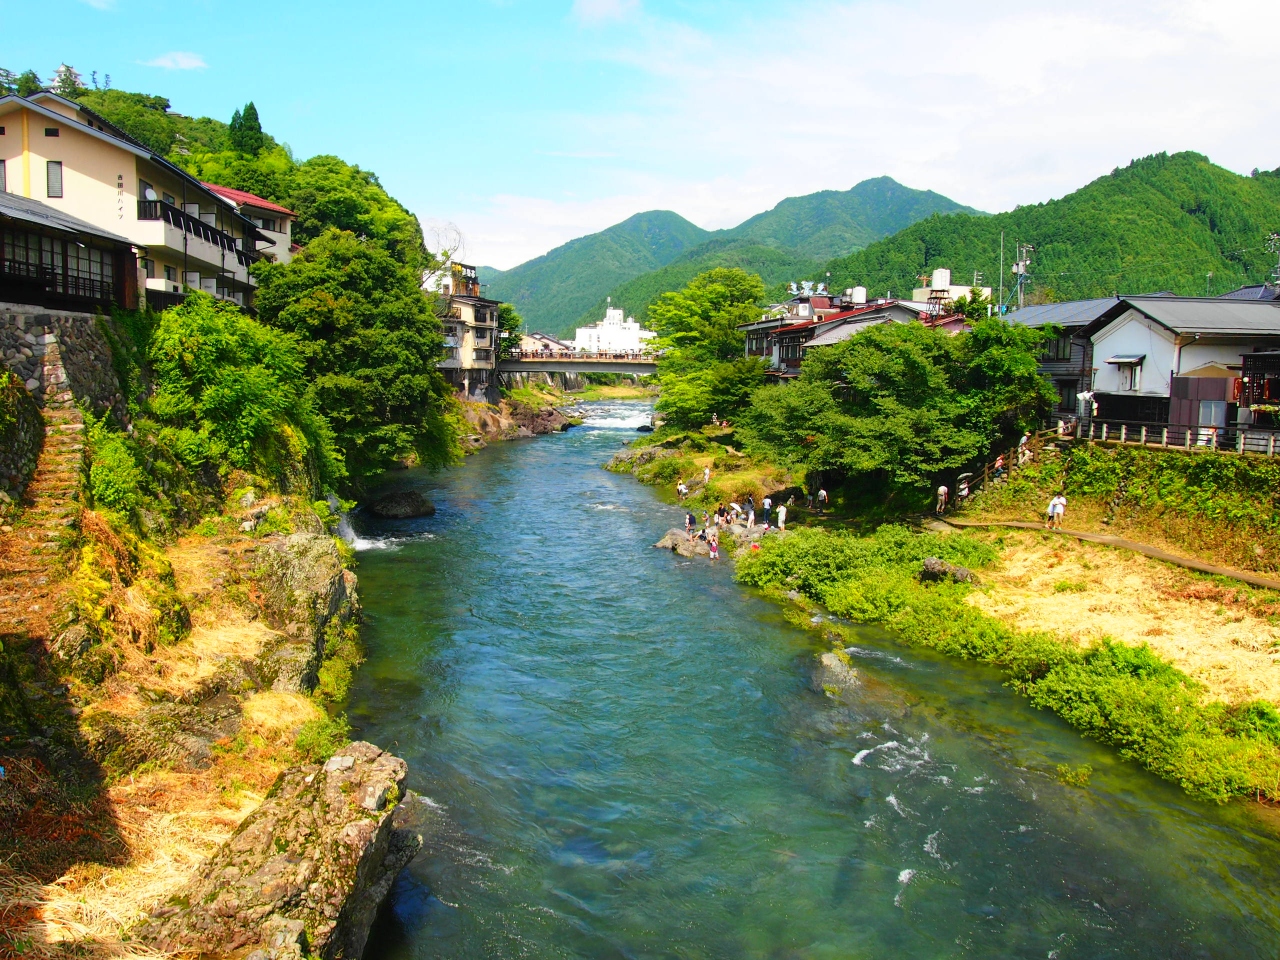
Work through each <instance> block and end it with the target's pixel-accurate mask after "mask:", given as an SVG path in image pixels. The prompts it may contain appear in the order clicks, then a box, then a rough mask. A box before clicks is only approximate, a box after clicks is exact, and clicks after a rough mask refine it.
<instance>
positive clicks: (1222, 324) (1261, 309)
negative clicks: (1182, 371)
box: [1084, 296, 1280, 337]
mask: <svg viewBox="0 0 1280 960" xmlns="http://www.w3.org/2000/svg"><path fill="white" fill-rule="evenodd" d="M1129 310H1137V311H1138V312H1139V313H1141V314H1142V315H1143V316H1144V317H1146V318H1147V319H1148V320H1150V321H1151V322H1153V323H1155V324H1158V325H1159V326H1161V327H1163V328H1164V329H1166V330H1168V331H1169V332H1170V333H1172V334H1174V335H1175V336H1205V335H1208V336H1223V337H1249V336H1254V337H1256V336H1269V337H1280V303H1277V302H1276V301H1271V300H1220V299H1216V298H1208V297H1168V296H1150V297H1124V298H1121V299H1120V300H1119V301H1118V302H1117V303H1116V305H1115V306H1114V307H1112V308H1111V309H1109V310H1107V311H1106V312H1105V313H1104V314H1102V316H1100V317H1098V318H1097V319H1096V320H1094V321H1093V322H1092V323H1090V324H1089V325H1088V326H1086V327H1085V329H1084V333H1085V334H1086V335H1088V336H1090V337H1092V336H1093V335H1094V334H1096V333H1098V332H1099V331H1100V330H1103V329H1105V328H1106V327H1107V326H1109V325H1110V324H1111V323H1113V322H1114V321H1115V320H1117V319H1119V318H1120V317H1121V316H1123V315H1124V314H1125V313H1127V312H1128V311H1129Z"/></svg>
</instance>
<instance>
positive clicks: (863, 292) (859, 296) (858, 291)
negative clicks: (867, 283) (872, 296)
mask: <svg viewBox="0 0 1280 960" xmlns="http://www.w3.org/2000/svg"><path fill="white" fill-rule="evenodd" d="M849 292H850V294H851V295H852V296H853V302H854V303H855V304H859V305H861V304H864V303H866V302H867V288H866V287H854V288H853V289H852V290H851V291H849Z"/></svg>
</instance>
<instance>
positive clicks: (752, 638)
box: [348, 404, 1280, 960]
mask: <svg viewBox="0 0 1280 960" xmlns="http://www.w3.org/2000/svg"><path fill="white" fill-rule="evenodd" d="M583 412H584V414H585V415H586V416H585V422H584V424H583V425H582V427H581V428H578V429H575V430H573V431H570V432H569V433H566V434H553V435H551V436H548V437H544V438H541V439H538V440H536V441H528V442H519V441H517V442H514V443H508V444H497V445H494V446H491V447H489V448H488V449H486V450H483V451H481V452H479V453H478V454H476V456H474V457H470V458H468V459H467V462H466V464H465V465H464V466H462V467H460V468H458V469H455V470H451V471H448V472H447V473H443V474H440V475H438V476H436V477H428V476H426V475H424V474H420V473H417V472H413V473H412V474H411V475H409V476H406V477H404V478H403V479H404V480H406V481H411V482H413V483H415V484H417V485H418V486H419V487H420V488H421V490H422V491H423V493H424V495H426V496H429V497H430V498H431V499H432V500H433V501H434V502H435V503H436V504H437V505H438V507H439V509H438V511H437V513H436V514H435V516H433V517H425V518H418V519H414V520H406V521H397V522H388V521H381V520H376V519H375V518H371V517H367V516H364V515H360V516H358V517H357V518H356V523H357V532H358V534H359V536H360V543H361V554H360V556H361V582H362V590H363V597H364V602H365V605H366V610H367V612H368V616H367V628H366V632H365V643H366V650H367V656H368V660H367V662H366V663H365V665H364V666H363V667H362V668H361V670H360V672H359V673H358V674H357V676H356V679H355V683H354V686H353V688H352V693H351V698H350V700H349V704H348V713H349V716H350V718H351V722H352V724H353V728H354V732H355V734H356V735H357V736H362V737H365V738H367V739H371V740H373V741H375V742H381V743H387V744H395V745H396V749H397V751H399V752H401V753H402V754H403V755H404V756H405V757H406V759H407V760H408V761H409V762H410V765H411V770H410V773H409V776H408V778H407V779H406V785H407V786H409V787H412V788H414V789H417V790H419V791H421V792H424V793H426V794H429V795H430V796H431V797H432V798H433V799H434V800H435V802H436V803H437V804H438V805H439V810H438V812H439V813H440V816H441V818H442V820H443V824H442V826H441V828H440V830H439V831H438V832H437V834H436V839H435V841H434V842H433V844H432V846H431V849H430V850H429V851H427V852H426V853H425V854H424V855H423V856H421V857H419V858H418V859H416V860H415V861H413V862H412V863H411V864H410V866H409V868H408V869H407V870H406V872H405V873H404V874H403V875H402V877H401V879H400V880H399V881H398V882H397V884H396V885H395V887H394V889H393V893H392V899H391V903H390V907H389V909H388V911H387V912H386V913H385V914H384V916H383V918H382V920H381V921H380V925H379V927H378V928H377V930H376V942H377V944H378V947H377V949H376V951H375V952H371V954H370V960H391V958H397V960H398V958H401V957H404V958H407V957H416V956H428V955H429V956H437V957H468V958H469V957H487V956H508V955H516V954H519V955H522V956H527V957H566V956H567V957H598V956H619V955H622V956H625V955H636V956H644V955H650V954H653V953H657V952H660V951H661V952H669V953H680V954H682V955H690V956H703V957H708V958H711V957H725V958H729V957H733V958H740V957H753V958H755V957H759V958H764V957H770V956H779V955H786V956H793V957H797V958H815V960H816V958H818V957H827V956H891V955H896V956H914V955H920V956H961V955H967V954H971V953H972V954H974V955H985V956H1045V955H1047V954H1048V953H1049V952H1050V951H1054V950H1057V951H1061V952H1062V955H1063V956H1070V955H1100V954H1103V953H1111V954H1115V955H1123V956H1127V957H1128V956H1132V957H1151V958H1153V960H1154V958H1162V960H1163V958H1165V957H1168V956H1179V955H1195V954H1197V953H1199V954H1201V955H1205V956H1209V957H1222V958H1228V957H1239V956H1246V955H1253V954H1259V955H1264V956H1266V955H1270V954H1272V953H1274V952H1275V950H1276V949H1277V948H1280V924H1278V923H1277V922H1276V920H1275V918H1276V917H1277V916H1280V902H1276V900H1275V893H1274V891H1275V890H1277V889H1280V884H1278V883H1277V879H1280V877H1277V876H1276V874H1275V864H1276V863H1278V862H1280V846H1278V845H1277V841H1276V838H1275V835H1274V832H1273V831H1271V830H1270V829H1269V828H1267V827H1266V825H1265V824H1264V823H1262V822H1260V821H1259V820H1258V818H1257V817H1256V816H1254V815H1253V814H1252V813H1251V812H1250V808H1247V807H1245V806H1244V805H1239V804H1228V805H1225V806H1218V805H1215V804H1212V803H1204V802H1200V801H1196V800H1194V799H1190V798H1188V796H1187V795H1186V794H1185V792H1183V791H1182V790H1181V789H1180V788H1178V787H1177V786H1175V785H1173V784H1168V783H1165V782H1163V781H1161V780H1159V779H1157V778H1155V777H1153V776H1151V775H1150V774H1148V773H1146V772H1145V771H1143V770H1142V769H1141V768H1140V767H1138V766H1137V765H1136V764H1133V763H1129V762H1125V761H1123V760H1122V759H1120V758H1119V756H1118V755H1117V752H1116V751H1115V750H1114V749H1113V748H1111V747H1107V746H1104V745H1101V744H1098V743H1094V742H1091V741H1089V740H1086V739H1083V738H1081V737H1080V736H1079V734H1078V733H1077V732H1076V731H1075V730H1073V729H1072V728H1071V727H1069V726H1068V725H1067V724H1066V723H1064V722H1063V721H1061V720H1060V719H1059V718H1058V717H1057V716H1056V715H1054V714H1053V713H1051V712H1049V711H1045V710H1037V709H1035V708H1034V707H1033V706H1031V704H1030V703H1029V702H1028V701H1027V700H1025V699H1023V698H1020V697H1017V696H1013V695H1011V694H1010V691H1009V690H1008V689H1007V688H1006V687H1005V686H1004V676H1003V674H1002V673H1001V672H1000V671H999V670H997V669H995V668H993V667H991V666H988V665H985V664H982V663H977V662H974V661H972V660H962V659H956V658H953V657H948V656H943V655H942V654H940V653H937V652H935V651H933V650H930V649H927V648H922V647H919V646H907V645H903V644H902V643H901V642H900V641H899V640H898V639H897V638H895V637H894V636H893V635H891V634H889V633H886V632H885V631H882V630H880V629H878V628H877V627H875V626H872V625H867V626H860V625H853V624H847V623H840V622H838V621H831V620H829V619H827V617H828V614H825V613H823V612H822V611H819V610H816V609H812V608H811V609H810V610H809V611H808V612H806V613H804V614H801V613H800V612H799V608H794V610H795V612H794V613H789V612H788V608H786V607H779V606H777V605H776V604H774V603H773V602H772V601H770V600H767V599H766V598H765V597H764V596H762V595H761V594H759V593H757V592H755V591H754V590H750V589H745V588H744V587H743V586H741V585H739V584H737V583H735V581H734V572H733V569H732V567H731V566H730V565H729V564H718V565H712V564H709V563H707V562H705V561H703V560H690V559H687V558H682V557H679V556H673V555H672V554H671V553H670V552H669V551H662V550H654V549H653V548H652V545H653V543H655V542H656V541H657V540H658V539H659V538H660V537H661V536H662V534H663V533H664V532H665V531H666V530H668V529H669V528H671V527H672V526H675V525H678V524H679V522H680V517H681V513H682V511H681V510H680V509H679V507H678V506H677V505H676V504H674V503H672V502H665V498H664V499H659V498H658V497H655V496H654V493H653V491H651V490H649V489H647V488H645V487H643V486H641V485H638V484H635V483H634V482H633V481H632V478H631V477H629V476H625V475H619V474H612V473H609V472H607V471H602V470H600V469H599V464H600V463H602V462H604V461H607V460H608V459H609V458H610V457H611V456H612V454H613V453H615V452H616V451H617V450H618V449H619V448H620V446H621V445H622V443H623V442H624V441H625V440H627V439H629V438H630V437H632V436H634V433H633V431H634V429H635V426H636V425H637V423H639V422H643V420H642V419H641V417H642V415H643V408H642V407H641V406H640V405H635V406H634V409H630V408H628V405H626V404H618V405H610V406H609V407H608V408H589V409H586V410H584V411H583ZM793 537H794V535H793ZM793 537H789V538H787V540H791V539H793ZM791 589H795V586H794V585H792V587H791ZM793 616H794V617H795V618H797V619H798V620H800V621H801V622H799V623H793V622H791V619H790V618H791V617H793ZM815 617H820V618H821V622H820V623H818V624H815V623H812V622H811V621H812V620H813V619H814V618H815ZM828 627H830V628H832V629H835V628H837V627H838V628H840V629H841V630H844V631H847V633H846V636H845V639H844V642H843V644H842V649H843V650H844V651H845V653H844V656H845V657H847V658H848V660H849V661H850V663H851V665H852V669H853V671H854V677H855V680H854V681H853V682H851V683H843V684H841V683H834V682H830V681H831V678H830V677H828V678H827V679H826V680H824V679H823V678H822V677H815V664H816V662H817V661H816V657H817V656H818V655H820V654H823V653H829V652H831V649H832V641H831V640H827V639H824V637H823V633H824V632H825V631H826V629H827V628H828ZM827 688H829V689H827ZM1059 766H1064V767H1066V768H1067V769H1068V772H1069V773H1070V774H1072V775H1079V774H1080V772H1081V771H1082V769H1083V768H1085V767H1089V768H1092V771H1093V772H1092V774H1091V775H1090V776H1089V777H1088V778H1087V783H1085V784H1084V785H1079V784H1078V783H1068V782H1063V780H1062V779H1060V775H1059V772H1058V768H1059Z"/></svg>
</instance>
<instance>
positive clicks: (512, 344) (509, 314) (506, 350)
mask: <svg viewBox="0 0 1280 960" xmlns="http://www.w3.org/2000/svg"><path fill="white" fill-rule="evenodd" d="M523 326H524V318H523V317H522V316H520V314H518V313H516V308H515V307H513V306H512V305H511V304H509V303H504V304H500V305H499V307H498V359H499V360H505V359H507V358H508V357H510V356H511V355H512V354H513V353H514V352H515V351H516V350H518V349H520V329H521V327H523Z"/></svg>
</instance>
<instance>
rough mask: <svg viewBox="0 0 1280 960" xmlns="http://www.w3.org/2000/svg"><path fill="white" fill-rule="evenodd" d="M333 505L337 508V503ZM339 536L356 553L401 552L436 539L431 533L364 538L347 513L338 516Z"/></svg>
mask: <svg viewBox="0 0 1280 960" xmlns="http://www.w3.org/2000/svg"><path fill="white" fill-rule="evenodd" d="M333 505H335V506H336V501H335V502H334V504H333ZM338 536H340V537H341V538H342V539H343V540H344V541H345V542H346V544H347V546H349V547H350V548H351V549H352V550H354V551H355V552H356V553H364V552H365V551H366V550H399V549H400V547H401V546H403V545H404V544H406V543H412V542H413V541H414V540H434V539H435V537H434V536H433V535H431V534H429V533H418V534H415V535H413V536H412V537H362V536H360V535H359V534H358V533H356V531H355V527H353V526H351V521H350V520H349V519H348V518H347V515H346V514H345V513H343V514H339V516H338Z"/></svg>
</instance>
